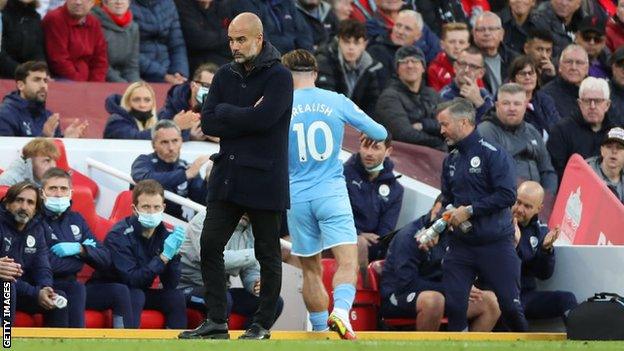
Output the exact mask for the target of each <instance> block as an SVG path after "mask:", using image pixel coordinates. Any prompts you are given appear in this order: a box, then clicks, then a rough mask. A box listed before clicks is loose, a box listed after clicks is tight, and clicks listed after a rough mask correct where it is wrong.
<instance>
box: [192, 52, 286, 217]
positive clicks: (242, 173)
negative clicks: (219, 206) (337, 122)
mask: <svg viewBox="0 0 624 351" xmlns="http://www.w3.org/2000/svg"><path fill="white" fill-rule="evenodd" d="M279 60H280V54H279V52H278V51H277V49H275V48H274V47H273V46H272V45H271V44H269V43H268V42H266V41H265V42H264V43H263V48H262V51H261V52H260V54H259V55H258V56H257V57H256V59H255V60H254V62H253V68H252V69H251V71H250V72H245V69H244V68H243V66H242V65H240V64H238V63H235V62H232V63H229V64H227V65H225V66H223V67H221V68H220V69H219V70H218V71H217V73H216V74H215V76H214V79H213V81H212V86H211V87H210V92H209V93H208V97H207V99H206V101H205V102H204V104H203V107H202V131H203V132H204V134H206V135H214V136H218V137H220V138H221V142H220V144H221V145H220V146H221V149H220V151H219V153H218V154H214V155H213V156H212V157H211V158H212V160H213V162H214V165H213V168H212V171H211V172H210V179H209V181H208V201H215V200H225V201H230V202H234V203H237V204H239V205H242V206H249V207H252V208H257V209H265V210H277V211H283V210H285V209H286V208H288V207H289V204H290V195H289V184H288V130H289V127H290V116H291V111H292V101H293V81H292V75H291V74H290V72H289V71H288V69H286V68H285V67H284V66H283V65H282V64H281V63H280V62H279ZM260 98H262V102H261V103H260V104H258V106H256V107H254V105H255V104H256V103H257V102H258V100H260Z"/></svg>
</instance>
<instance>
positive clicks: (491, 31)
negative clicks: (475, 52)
mask: <svg viewBox="0 0 624 351" xmlns="http://www.w3.org/2000/svg"><path fill="white" fill-rule="evenodd" d="M504 36H505V30H504V29H503V27H502V23H501V19H500V17H498V15H496V14H495V13H493V12H484V13H482V14H481V15H479V16H478V17H477V20H476V22H475V25H474V27H473V28H472V37H473V39H474V43H475V45H476V46H477V47H478V48H479V49H481V52H482V53H483V59H484V62H485V79H484V83H485V86H486V88H487V89H488V90H489V92H490V93H491V94H492V95H496V91H497V90H498V87H500V86H501V84H503V82H505V80H506V78H507V76H506V74H507V70H506V67H505V66H506V65H509V64H510V63H511V60H512V59H513V57H514V56H515V55H517V53H516V52H513V51H512V50H511V49H509V48H508V47H506V46H505V45H504V44H503V37H504Z"/></svg>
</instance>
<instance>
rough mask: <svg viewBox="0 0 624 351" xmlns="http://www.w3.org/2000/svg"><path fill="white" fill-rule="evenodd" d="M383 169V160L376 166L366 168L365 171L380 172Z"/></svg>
mask: <svg viewBox="0 0 624 351" xmlns="http://www.w3.org/2000/svg"><path fill="white" fill-rule="evenodd" d="M383 169H384V166H383V162H381V163H380V164H378V165H377V166H375V167H373V168H367V169H366V172H368V173H375V172H381V171H382V170H383Z"/></svg>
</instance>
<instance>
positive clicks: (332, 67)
mask: <svg viewBox="0 0 624 351" xmlns="http://www.w3.org/2000/svg"><path fill="white" fill-rule="evenodd" d="M367 43H368V41H367V40H366V27H365V26H364V24H362V23H360V22H358V21H355V20H346V21H344V22H341V23H340V30H339V32H338V37H337V38H336V40H333V41H332V42H331V43H330V44H329V45H328V46H327V47H325V48H323V49H322V50H321V51H320V52H319V53H318V55H317V60H318V66H319V73H318V78H317V85H318V87H319V88H322V89H327V90H331V91H335V92H337V93H340V94H344V95H345V96H346V97H348V98H349V99H351V100H352V101H353V102H355V104H356V105H358V107H360V108H361V109H362V110H363V111H364V112H366V113H367V114H369V115H370V114H372V113H373V111H374V110H375V104H376V103H377V98H379V94H381V90H382V88H383V84H384V80H383V79H384V77H383V74H382V73H383V65H382V64H381V63H380V62H378V61H376V60H375V59H373V58H372V56H371V55H370V54H369V53H368V52H366V44H367Z"/></svg>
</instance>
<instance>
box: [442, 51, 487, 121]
mask: <svg viewBox="0 0 624 351" xmlns="http://www.w3.org/2000/svg"><path fill="white" fill-rule="evenodd" d="M453 69H455V78H454V79H453V81H452V82H451V84H449V85H447V86H445V87H444V88H443V89H442V90H441V91H440V97H441V98H442V100H444V101H449V100H453V99H454V98H456V97H463V98H466V99H468V100H469V101H470V102H472V104H473V105H474V106H475V108H476V110H477V116H476V118H477V119H476V121H477V123H479V122H480V121H481V117H483V115H485V113H486V112H487V111H488V110H489V109H491V108H492V107H494V99H493V98H492V95H491V94H490V93H489V92H488V91H487V90H486V89H483V88H479V85H478V84H477V80H479V79H482V78H483V75H484V74H485V69H484V61H483V54H482V53H481V51H480V50H479V49H478V48H476V47H474V46H471V47H468V48H467V49H465V50H463V51H462V52H461V53H460V54H459V56H458V57H457V60H455V62H454V63H453Z"/></svg>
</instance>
